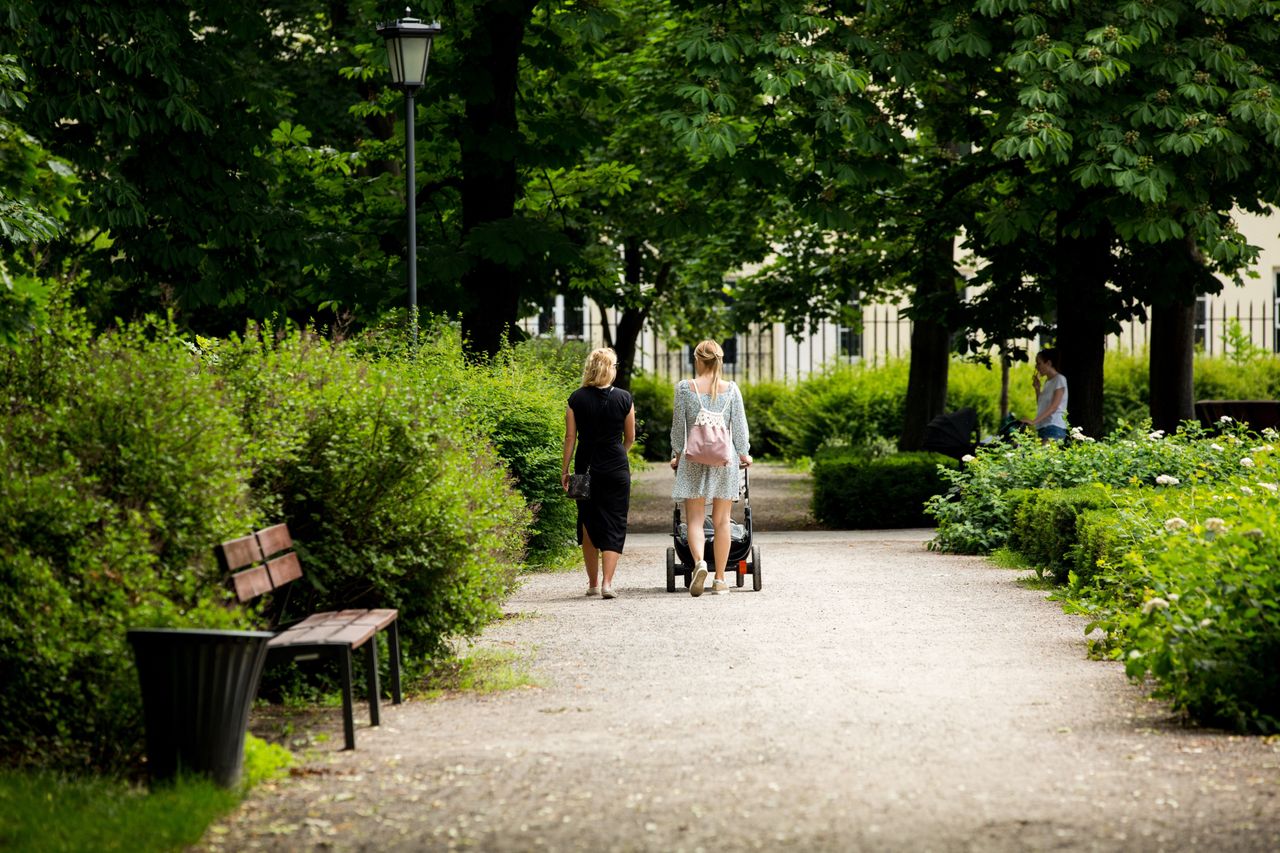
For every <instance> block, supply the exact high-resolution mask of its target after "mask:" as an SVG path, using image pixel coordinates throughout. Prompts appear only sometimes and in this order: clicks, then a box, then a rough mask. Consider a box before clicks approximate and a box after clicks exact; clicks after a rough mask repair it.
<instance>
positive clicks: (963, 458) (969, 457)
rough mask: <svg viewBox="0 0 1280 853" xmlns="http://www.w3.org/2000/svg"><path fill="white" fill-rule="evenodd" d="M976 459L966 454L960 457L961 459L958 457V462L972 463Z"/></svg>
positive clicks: (970, 454)
mask: <svg viewBox="0 0 1280 853" xmlns="http://www.w3.org/2000/svg"><path fill="white" fill-rule="evenodd" d="M977 458H978V457H976V456H974V455H973V454H972V453H966V454H965V455H964V456H961V457H960V461H961V462H972V461H973V460H975V459H977Z"/></svg>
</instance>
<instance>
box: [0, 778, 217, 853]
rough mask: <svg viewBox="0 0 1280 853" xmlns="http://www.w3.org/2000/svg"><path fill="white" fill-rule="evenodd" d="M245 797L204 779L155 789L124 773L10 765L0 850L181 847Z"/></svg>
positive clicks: (1, 800)
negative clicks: (74, 774) (70, 772)
mask: <svg viewBox="0 0 1280 853" xmlns="http://www.w3.org/2000/svg"><path fill="white" fill-rule="evenodd" d="M240 796H241V795H240V793H239V792H238V791H231V790H226V789H224V788H219V787H218V786H217V785H215V784H213V783H212V782H209V781H205V780H198V779H186V780H182V781H179V782H178V783H176V784H174V785H171V786H167V787H162V788H158V789H157V790H155V791H154V792H148V791H147V790H146V788H144V787H141V786H138V785H133V784H130V783H128V782H124V781H120V780H116V779H106V778H83V779H72V778H67V777H64V776H59V775H56V774H53V773H46V772H23V771H16V770H7V771H3V772H0V849H4V850H24V851H31V853H36V851H51V853H52V851H107V850H122V851H131V853H134V852H135V851H136V853H144V852H145V851H153V850H156V851H160V850H180V849H182V848H185V847H188V846H190V845H192V844H194V843H196V842H197V841H199V840H200V837H201V836H203V835H204V831H205V829H206V828H207V827H208V826H209V824H210V823H212V822H213V821H214V820H216V819H218V818H219V817H221V816H222V815H224V814H226V813H227V812H229V811H231V810H232V809H233V808H235V807H236V804H237V803H239V802H240Z"/></svg>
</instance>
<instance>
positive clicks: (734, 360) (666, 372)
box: [522, 299, 1280, 383]
mask: <svg viewBox="0 0 1280 853" xmlns="http://www.w3.org/2000/svg"><path fill="white" fill-rule="evenodd" d="M1278 303H1280V300H1276V301H1272V302H1267V301H1263V302H1260V303H1259V302H1236V303H1234V304H1231V303H1226V302H1214V301H1211V300H1207V299H1202V300H1200V302H1199V303H1197V306H1196V327H1195V328H1196V344H1197V346H1198V347H1200V348H1201V349H1202V350H1203V351H1204V352H1205V353H1207V354H1210V355H1224V354H1229V353H1230V352H1231V351H1232V348H1233V347H1239V346H1250V347H1253V348H1256V349H1261V350H1265V351H1267V352H1273V353H1274V352H1280V334H1277V331H1278V329H1277V324H1278V323H1280V316H1278V314H1277V305H1278ZM616 322H617V317H616V316H615V312H614V311H612V310H610V311H608V312H606V313H605V314H603V315H601V314H600V313H599V312H598V311H595V310H593V309H592V307H591V306H589V305H583V306H582V307H581V308H579V307H578V306H576V305H573V306H571V307H570V308H569V309H567V310H566V308H565V305H564V302H563V300H562V299H561V300H558V301H557V305H556V307H555V308H554V310H551V309H549V310H548V311H547V312H545V313H544V314H543V315H542V316H541V317H531V318H528V319H526V320H525V321H524V322H523V323H522V326H523V328H524V329H525V331H527V332H529V333H530V334H534V335H537V334H545V335H553V336H555V337H557V338H562V339H578V340H587V341H589V342H590V343H592V344H594V345H600V344H601V343H602V342H603V341H604V340H606V338H607V336H608V335H607V332H606V330H611V329H613V328H616V326H615V324H616ZM1233 324H1235V325H1233ZM911 330H912V323H911V320H910V318H908V317H906V316H905V315H904V314H903V313H902V312H901V311H900V310H899V309H898V308H896V307H894V306H888V305H868V306H865V308H864V309H863V320H862V328H861V329H854V328H851V327H848V326H842V325H840V324H838V323H833V322H831V321H828V320H823V321H820V322H818V323H817V324H815V325H814V326H813V327H811V328H810V329H809V330H808V331H807V333H806V334H805V335H804V336H802V337H801V338H799V339H797V338H793V337H790V336H788V335H787V334H786V333H785V331H784V330H783V328H782V326H780V325H776V324H760V323H753V324H751V325H750V326H749V327H748V328H747V329H745V330H743V331H741V332H739V333H738V334H736V335H734V336H733V337H732V338H730V339H728V340H725V341H722V342H721V343H722V344H723V345H724V348H725V374H726V375H727V377H728V378H730V379H732V380H734V381H736V382H739V383H751V382H799V381H800V380H802V379H804V378H806V377H808V376H809V375H810V374H812V373H815V372H817V371H820V370H822V369H823V368H824V367H827V366H830V365H832V364H839V363H858V362H861V363H868V364H872V365H877V364H881V363H883V362H886V361H888V360H889V359H894V358H901V357H903V356H905V355H907V353H908V352H909V351H910V349H911ZM1149 340H1150V328H1149V327H1148V325H1147V324H1145V323H1136V322H1135V323H1129V324H1126V327H1125V328H1124V329H1123V330H1122V331H1121V332H1120V333H1119V334H1116V335H1110V336H1108V338H1107V347H1108V349H1113V350H1128V351H1139V350H1141V349H1143V348H1144V347H1146V346H1147V345H1148V343H1149ZM636 344H637V351H636V367H637V368H639V369H640V370H642V371H644V372H645V373H648V374H650V375H654V376H658V377H661V378H663V379H664V380H669V381H675V380H677V379H680V378H682V377H685V376H689V375H691V374H692V371H693V351H692V347H689V346H676V347H672V346H669V345H668V344H667V340H666V337H665V336H664V335H660V334H659V333H658V331H657V330H655V329H653V328H651V327H646V328H645V329H644V331H643V332H642V333H641V335H640V337H639V339H638V340H637V342H636ZM1026 345H1027V346H1028V347H1029V348H1034V346H1035V343H1034V342H1032V341H1028V342H1026Z"/></svg>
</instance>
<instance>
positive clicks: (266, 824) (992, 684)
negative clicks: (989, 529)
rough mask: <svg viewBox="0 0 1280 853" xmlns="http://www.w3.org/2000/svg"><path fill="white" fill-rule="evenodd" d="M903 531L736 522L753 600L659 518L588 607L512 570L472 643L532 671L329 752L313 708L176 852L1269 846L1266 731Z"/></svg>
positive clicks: (1272, 818)
mask: <svg viewBox="0 0 1280 853" xmlns="http://www.w3.org/2000/svg"><path fill="white" fill-rule="evenodd" d="M767 479H768V473H767V471H766V472H763V473H762V474H761V476H760V477H758V480H760V481H761V482H763V481H765V480H767ZM648 482H650V483H651V484H658V483H660V482H663V481H659V480H657V479H656V478H655V479H652V480H649V481H648ZM759 492H760V494H763V493H764V492H765V489H764V488H760V489H759ZM754 497H755V496H754V495H753V498H754ZM757 501H758V499H755V500H753V506H756V507H757V508H756V510H755V511H756V512H757V513H764V507H765V506H766V505H765V504H763V502H759V503H758V502H757ZM654 505H655V506H661V505H662V501H661V500H655V503H654ZM665 512H667V513H669V512H670V504H669V502H667V503H666V505H665ZM667 517H668V519H669V515H668V516H667ZM667 523H668V524H669V521H668V522H667ZM760 527H764V524H763V523H761V525H760ZM759 529H760V528H758V530H759ZM927 537H928V531H881V532H862V533H844V532H820V531H812V532H793V533H783V532H777V533H768V532H758V533H757V536H756V539H757V542H758V544H760V545H761V548H762V552H763V557H762V561H761V562H762V564H763V566H764V572H763V577H764V590H762V591H761V592H751V591H750V588H749V584H748V587H747V589H746V590H745V591H744V590H738V589H734V591H733V592H732V593H730V594H729V595H722V596H711V595H705V596H703V597H702V598H699V599H692V598H690V597H689V596H688V595H687V594H685V593H683V592H681V593H676V594H668V593H667V592H666V591H665V581H664V577H665V574H664V569H663V566H664V554H665V550H666V547H667V545H668V544H669V542H670V539H669V537H667V536H663V535H661V534H638V535H634V536H632V537H631V538H629V540H628V545H627V553H626V555H625V556H624V558H623V563H622V566H621V568H620V570H619V578H618V588H619V590H620V597H619V598H618V599H617V600H614V601H601V600H599V599H587V598H585V597H583V595H582V591H583V588H584V586H585V582H584V580H583V578H582V577H581V576H580V575H579V574H577V573H572V574H542V575H534V576H531V577H529V578H528V581H527V583H526V584H525V585H524V587H523V589H522V590H521V591H520V592H519V593H517V594H516V596H515V597H514V598H513V599H512V600H511V601H510V603H509V605H508V609H509V610H510V611H511V613H512V614H518V618H509V619H507V620H504V621H503V622H502V623H500V624H498V625H495V626H493V627H492V628H491V629H490V630H488V631H486V632H485V634H484V636H483V637H482V638H481V640H480V641H479V645H481V646H484V647H490V648H499V649H508V650H514V651H516V652H518V653H520V654H521V655H524V656H526V659H527V663H528V666H529V667H530V669H531V671H532V672H533V673H534V674H535V675H536V676H537V678H538V679H539V680H540V681H541V685H542V686H540V687H537V688H526V689H521V690H516V691H512V692H507V693H503V694H497V695H489V696H474V695H462V696H457V697H452V698H448V699H444V700H437V701H430V702H410V703H406V704H405V705H403V706H400V707H388V706H384V710H383V725H382V726H381V727H380V728H379V729H369V728H367V727H363V726H362V727H361V728H360V729H359V730H358V732H357V737H358V741H359V747H358V749H357V750H356V751H354V752H341V751H339V750H338V746H339V745H340V744H341V736H340V734H339V732H340V728H339V725H338V719H337V716H336V715H335V714H330V715H328V716H327V717H326V719H325V720H324V721H322V726H328V728H329V729H330V730H331V731H332V733H333V737H332V739H331V740H330V741H329V742H328V743H327V744H326V745H324V746H323V747H322V748H321V749H320V750H319V752H318V753H317V754H315V755H314V756H313V757H312V758H311V759H310V760H309V763H308V765H307V766H306V767H305V768H304V769H303V771H302V772H301V773H300V774H298V775H296V776H294V777H292V778H290V779H288V780H285V781H282V782H280V783H277V784H273V785H270V786H264V787H261V788H259V789H258V790H256V791H255V792H254V793H253V795H252V796H251V797H250V798H249V800H248V801H247V802H246V803H245V804H244V805H243V806H242V807H241V809H240V810H239V811H238V812H237V813H236V814H234V815H233V816H231V818H229V819H228V820H227V821H226V822H224V823H222V824H219V825H217V826H215V827H213V828H211V830H210V832H209V833H208V835H207V836H206V838H205V840H204V842H203V843H202V845H201V849H207V850H244V849H258V848H261V849H269V850H298V849H335V850H435V849H452V848H455V847H456V848H471V849H479V850H495V851H517V850H538V849H547V850H591V851H594V850H619V851H633V850H634V851H676V850H689V851H694V850H699V849H701V850H707V851H711V850H804V851H808V850H817V851H827V850H829V851H847V850H904V851H906V850H910V851H917V850H937V851H970V850H974V851H987V850H993V851H1005V850H1008V851H1014V850H1116V851H1121V850H1123V851H1130V850H1136V851H1148V850H1150V851H1157V850H1200V849H1206V848H1210V847H1212V848H1214V849H1215V851H1263V850H1278V849H1280V741H1276V740H1275V739H1272V740H1270V741H1268V740H1265V739H1261V738H1241V737H1234V736H1230V735H1227V734H1223V733H1220V732H1214V731H1203V730H1196V729H1188V728H1183V727H1180V726H1178V725H1177V724H1176V722H1174V721H1173V720H1172V719H1171V718H1170V717H1169V714H1168V712H1167V710H1166V709H1165V708H1164V707H1163V706H1161V705H1160V704H1158V703H1153V702H1150V701H1148V700H1146V699H1145V698H1144V696H1143V693H1142V692H1141V691H1140V690H1139V689H1138V688H1136V687H1134V686H1132V685H1130V684H1129V683H1128V682H1127V681H1126V679H1125V677H1124V674H1123V671H1122V670H1121V668H1120V667H1118V666H1117V665H1115V664H1111V663H1103V662H1098V661H1090V660H1087V659H1086V658H1085V651H1084V638H1083V636H1082V631H1081V627H1082V623H1081V622H1080V620H1078V619H1076V618H1073V617H1069V616H1066V615H1064V614H1063V613H1062V611H1061V609H1060V607H1059V606H1058V605H1057V604H1056V603H1054V602H1050V601H1047V600H1045V594H1044V593H1043V592H1041V591H1034V590H1029V589H1025V588H1024V587H1022V586H1020V585H1019V584H1018V583H1017V573H1015V572H1009V571H1004V570H1000V569H996V568H993V567H992V566H991V565H990V564H989V563H987V562H986V561H984V560H982V559H978V558H967V557H954V556H944V555H939V554H934V553H931V552H929V551H927V550H926V549H925V547H924V544H923V543H924V541H925V539H926V538H927ZM358 719H359V718H358Z"/></svg>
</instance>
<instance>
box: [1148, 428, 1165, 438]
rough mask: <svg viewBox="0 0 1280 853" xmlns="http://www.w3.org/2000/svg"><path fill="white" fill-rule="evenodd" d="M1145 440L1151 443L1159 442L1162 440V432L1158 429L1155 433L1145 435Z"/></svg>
mask: <svg viewBox="0 0 1280 853" xmlns="http://www.w3.org/2000/svg"><path fill="white" fill-rule="evenodd" d="M1147 438H1149V439H1151V440H1152V441H1159V440H1160V439H1162V438H1164V430H1162V429H1158V430H1156V431H1155V432H1150V433H1147Z"/></svg>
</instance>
